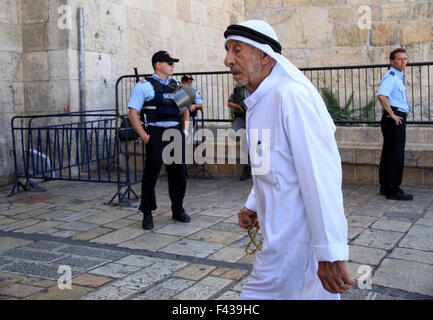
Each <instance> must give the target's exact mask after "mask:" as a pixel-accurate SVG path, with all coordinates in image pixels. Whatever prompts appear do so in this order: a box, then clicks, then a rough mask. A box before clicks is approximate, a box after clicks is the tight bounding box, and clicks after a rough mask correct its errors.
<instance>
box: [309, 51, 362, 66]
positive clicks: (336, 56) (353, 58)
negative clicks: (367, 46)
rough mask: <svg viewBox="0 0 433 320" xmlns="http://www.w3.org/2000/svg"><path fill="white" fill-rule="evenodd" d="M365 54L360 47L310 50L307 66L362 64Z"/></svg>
mask: <svg viewBox="0 0 433 320" xmlns="http://www.w3.org/2000/svg"><path fill="white" fill-rule="evenodd" d="M365 56H366V55H365V53H364V50H363V49H362V48H338V49H322V50H319V49H318V50H311V51H310V53H309V55H308V67H324V66H352V65H362V64H365V61H366V59H365Z"/></svg>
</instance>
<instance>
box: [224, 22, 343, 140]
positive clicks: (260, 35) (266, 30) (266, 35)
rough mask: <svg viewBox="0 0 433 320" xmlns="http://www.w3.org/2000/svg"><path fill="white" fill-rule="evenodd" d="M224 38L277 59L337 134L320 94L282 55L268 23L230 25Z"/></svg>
mask: <svg viewBox="0 0 433 320" xmlns="http://www.w3.org/2000/svg"><path fill="white" fill-rule="evenodd" d="M224 37H225V38H226V39H227V40H226V42H227V41H229V40H237V41H241V42H244V43H247V44H249V45H251V46H253V47H256V48H257V49H259V50H261V51H263V52H265V53H266V54H268V55H269V56H271V57H272V58H273V59H275V60H276V62H277V64H278V65H279V66H280V67H281V69H282V70H283V71H284V72H285V73H286V74H287V75H288V76H289V78H291V79H292V80H293V81H296V82H297V83H299V84H302V85H303V86H304V87H305V88H306V89H307V91H308V93H309V94H310V96H311V98H312V100H313V103H314V105H315V107H316V111H317V112H318V113H319V116H320V118H321V119H322V120H323V121H324V124H325V125H327V127H329V129H330V130H332V132H335V129H336V127H335V124H334V121H333V120H332V118H331V116H330V114H329V112H328V109H327V108H326V105H325V103H324V102H323V99H322V97H321V96H320V94H319V92H318V91H317V89H316V88H315V87H314V85H313V84H312V83H311V81H310V80H309V79H308V78H307V77H306V76H305V75H304V74H303V73H302V72H301V71H300V70H299V69H298V68H296V67H295V66H294V65H293V64H292V63H291V62H290V61H289V60H288V59H287V58H286V57H284V56H283V55H282V54H281V45H280V44H279V42H278V36H277V34H276V33H275V31H274V29H272V27H271V26H270V25H269V24H268V23H266V22H264V21H261V20H248V21H245V22H242V23H239V24H234V25H230V26H228V27H227V30H226V32H225V33H224Z"/></svg>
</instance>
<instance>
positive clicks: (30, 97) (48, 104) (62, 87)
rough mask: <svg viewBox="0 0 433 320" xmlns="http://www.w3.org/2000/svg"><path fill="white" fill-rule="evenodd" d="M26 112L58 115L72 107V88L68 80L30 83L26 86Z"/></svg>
mask: <svg viewBox="0 0 433 320" xmlns="http://www.w3.org/2000/svg"><path fill="white" fill-rule="evenodd" d="M24 105H25V109H26V112H32V113H57V112H63V110H64V108H65V107H66V106H69V105H70V86H69V81H67V80H58V81H49V82H47V81H42V82H39V81H30V82H26V83H25V85H24Z"/></svg>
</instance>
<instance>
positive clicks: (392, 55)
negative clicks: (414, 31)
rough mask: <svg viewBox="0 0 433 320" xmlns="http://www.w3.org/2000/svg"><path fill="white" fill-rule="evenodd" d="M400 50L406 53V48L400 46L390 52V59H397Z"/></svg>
mask: <svg viewBox="0 0 433 320" xmlns="http://www.w3.org/2000/svg"><path fill="white" fill-rule="evenodd" d="M400 52H403V53H406V50H404V49H403V48H398V49H395V50H393V51H392V52H391V53H390V54H389V60H394V59H395V55H396V54H397V53H400Z"/></svg>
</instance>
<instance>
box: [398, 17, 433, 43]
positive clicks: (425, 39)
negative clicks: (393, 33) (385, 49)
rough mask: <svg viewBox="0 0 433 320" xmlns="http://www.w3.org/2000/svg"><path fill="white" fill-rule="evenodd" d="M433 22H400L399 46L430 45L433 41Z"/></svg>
mask: <svg viewBox="0 0 433 320" xmlns="http://www.w3.org/2000/svg"><path fill="white" fill-rule="evenodd" d="M432 28H433V20H427V21H408V22H401V25H400V32H401V40H400V43H401V45H403V46H405V45H409V44H414V43H431V42H432V41H433V31H432Z"/></svg>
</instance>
